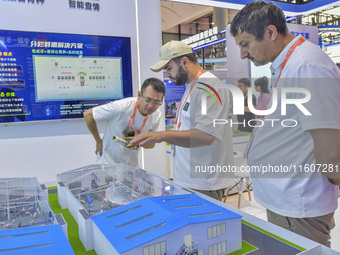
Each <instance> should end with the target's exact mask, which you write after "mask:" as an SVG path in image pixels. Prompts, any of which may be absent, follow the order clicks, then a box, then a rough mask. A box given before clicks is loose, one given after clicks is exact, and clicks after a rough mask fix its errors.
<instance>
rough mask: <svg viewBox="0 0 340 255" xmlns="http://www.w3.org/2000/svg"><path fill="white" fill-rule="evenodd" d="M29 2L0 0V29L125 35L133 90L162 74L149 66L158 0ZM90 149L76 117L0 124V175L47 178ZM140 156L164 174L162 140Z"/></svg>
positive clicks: (154, 51)
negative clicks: (93, 6) (90, 6)
mask: <svg viewBox="0 0 340 255" xmlns="http://www.w3.org/2000/svg"><path fill="white" fill-rule="evenodd" d="M34 2H35V3H34V4H33V3H27V0H26V1H25V2H19V1H9V0H8V1H6V0H3V1H1V2H0V10H1V15H0V24H1V25H0V29H5V30H22V31H41V32H57V33H71V34H72V33H74V34H89V35H91V34H93V35H105V36H125V37H130V38H131V56H132V81H133V93H134V95H136V94H137V91H138V88H139V86H140V85H141V82H142V81H143V80H144V79H145V78H148V77H150V76H154V77H157V78H162V74H161V73H157V74H155V73H152V72H151V71H150V69H149V67H150V65H152V64H153V63H154V62H156V61H158V59H159V49H160V47H161V44H162V41H161V17H160V1H159V0H147V1H138V0H96V1H95V3H99V5H100V10H99V11H86V10H79V9H77V8H75V9H71V8H69V1H68V0H48V1H44V3H43V4H38V3H36V1H34ZM84 2H86V1H84ZM90 2H91V1H90ZM162 111H163V113H164V110H163V109H162ZM163 116H164V114H163ZM162 128H164V117H163V119H162ZM99 129H100V132H103V131H104V123H99ZM94 150H95V142H94V140H93V138H92V136H91V135H90V134H89V131H88V130H87V128H86V124H85V122H84V121H83V120H82V119H77V120H65V121H47V122H34V123H33V122H32V123H18V124H8V125H0V178H7V177H38V179H39V181H40V182H44V183H46V182H53V181H55V174H56V173H59V172H63V171H66V170H71V169H75V168H78V167H82V166H86V165H89V164H93V163H94V162H95V154H94ZM141 156H143V161H144V162H145V165H144V168H145V169H147V170H150V171H153V172H156V173H157V174H160V175H163V176H165V175H166V164H165V149H164V145H163V144H159V145H157V147H156V149H154V150H152V151H150V152H148V153H146V155H141Z"/></svg>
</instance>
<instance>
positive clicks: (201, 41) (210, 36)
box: [182, 27, 218, 48]
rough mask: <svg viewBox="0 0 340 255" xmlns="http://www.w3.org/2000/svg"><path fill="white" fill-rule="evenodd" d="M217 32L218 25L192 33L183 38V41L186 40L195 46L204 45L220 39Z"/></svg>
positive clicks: (191, 45) (188, 43)
mask: <svg viewBox="0 0 340 255" xmlns="http://www.w3.org/2000/svg"><path fill="white" fill-rule="evenodd" d="M217 34H218V31H217V27H213V28H210V29H208V30H205V31H203V32H200V33H198V34H195V35H192V36H190V37H188V38H186V39H184V40H182V42H185V43H186V44H187V45H189V46H190V47H192V48H195V47H198V46H202V45H205V44H208V43H211V42H214V41H217V40H218V36H217Z"/></svg>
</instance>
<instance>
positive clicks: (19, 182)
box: [0, 178, 54, 230]
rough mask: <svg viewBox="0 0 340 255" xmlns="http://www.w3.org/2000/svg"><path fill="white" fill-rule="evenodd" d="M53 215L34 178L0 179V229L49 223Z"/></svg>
mask: <svg viewBox="0 0 340 255" xmlns="http://www.w3.org/2000/svg"><path fill="white" fill-rule="evenodd" d="M53 217H54V216H53V213H52V211H51V208H50V206H49V204H48V199H47V197H46V195H45V194H44V192H43V190H42V188H41V186H40V185H39V183H38V181H37V179H36V178H10V179H0V230H5V229H20V228H26V227H34V226H45V225H51V224H54V223H53V221H54V219H53Z"/></svg>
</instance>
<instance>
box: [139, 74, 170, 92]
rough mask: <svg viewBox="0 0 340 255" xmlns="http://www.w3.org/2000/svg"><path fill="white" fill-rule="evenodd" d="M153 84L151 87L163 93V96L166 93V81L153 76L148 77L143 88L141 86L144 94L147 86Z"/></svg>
mask: <svg viewBox="0 0 340 255" xmlns="http://www.w3.org/2000/svg"><path fill="white" fill-rule="evenodd" d="M149 85H150V86H151V88H153V89H154V90H156V91H157V92H160V93H163V97H164V95H165V85H164V82H163V81H161V80H160V79H157V78H154V77H151V78H148V79H146V80H145V81H144V82H143V85H142V88H141V92H142V94H143V93H144V92H145V90H146V88H147V86H149Z"/></svg>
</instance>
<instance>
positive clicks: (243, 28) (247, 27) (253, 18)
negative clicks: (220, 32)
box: [230, 1, 288, 41]
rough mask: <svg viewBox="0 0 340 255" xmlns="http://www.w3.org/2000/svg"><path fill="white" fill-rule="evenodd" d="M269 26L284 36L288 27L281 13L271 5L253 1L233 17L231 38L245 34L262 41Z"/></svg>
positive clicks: (276, 7)
mask: <svg viewBox="0 0 340 255" xmlns="http://www.w3.org/2000/svg"><path fill="white" fill-rule="evenodd" d="M269 25H274V26H275V27H276V29H277V32H278V33H280V34H286V33H287V32H288V27H287V23H286V18H285V15H284V13H283V11H282V10H281V9H280V8H279V7H278V6H276V5H275V4H273V3H272V2H270V3H267V2H264V1H254V2H251V3H248V4H247V5H246V6H244V7H243V8H242V9H241V10H240V11H239V12H238V13H237V14H236V16H235V17H234V19H233V21H232V22H231V26H230V33H231V35H232V36H233V37H235V36H237V35H238V34H239V32H240V33H243V32H247V33H249V34H252V35H254V36H255V38H256V40H259V41H262V39H263V35H264V32H265V31H266V29H267V27H268V26H269Z"/></svg>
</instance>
